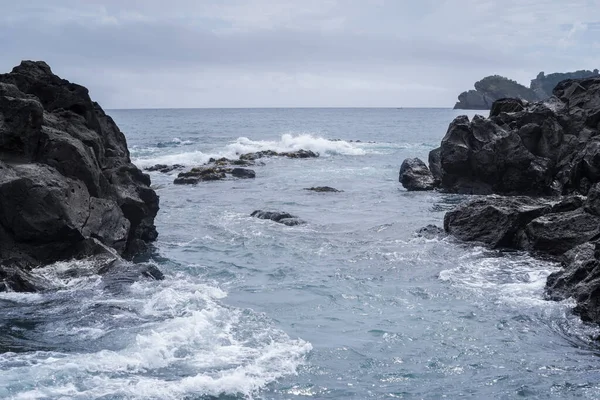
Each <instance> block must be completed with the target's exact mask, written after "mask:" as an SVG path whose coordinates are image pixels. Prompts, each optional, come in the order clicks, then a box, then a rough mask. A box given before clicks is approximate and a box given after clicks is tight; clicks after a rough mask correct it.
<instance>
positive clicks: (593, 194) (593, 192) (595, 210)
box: [584, 183, 600, 215]
mask: <svg viewBox="0 0 600 400" xmlns="http://www.w3.org/2000/svg"><path fill="white" fill-rule="evenodd" d="M584 207H585V211H587V212H588V213H590V214H593V215H600V183H596V184H595V185H594V186H592V188H591V189H590V190H589V191H588V194H587V199H586V200H585V206H584Z"/></svg>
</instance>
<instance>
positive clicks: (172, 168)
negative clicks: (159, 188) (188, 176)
mask: <svg viewBox="0 0 600 400" xmlns="http://www.w3.org/2000/svg"><path fill="white" fill-rule="evenodd" d="M183 168H185V167H184V166H183V165H181V164H173V165H166V164H156V165H153V166H152V167H147V168H144V170H146V171H149V172H154V171H158V172H162V173H163V174H167V173H169V172H173V171H175V170H178V169H183Z"/></svg>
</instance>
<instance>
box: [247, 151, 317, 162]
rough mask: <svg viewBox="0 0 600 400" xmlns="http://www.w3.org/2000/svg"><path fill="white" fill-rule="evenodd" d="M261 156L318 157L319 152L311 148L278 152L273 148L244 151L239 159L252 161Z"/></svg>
mask: <svg viewBox="0 0 600 400" xmlns="http://www.w3.org/2000/svg"><path fill="white" fill-rule="evenodd" d="M263 157H287V158H316V157H319V153H315V152H314V151H311V150H304V149H300V150H297V151H285V152H281V153H278V152H276V151H273V150H263V151H257V152H256V153H246V154H242V155H240V160H241V161H254V160H257V159H259V158H263Z"/></svg>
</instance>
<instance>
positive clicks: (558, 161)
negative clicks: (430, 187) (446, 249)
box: [401, 78, 600, 323]
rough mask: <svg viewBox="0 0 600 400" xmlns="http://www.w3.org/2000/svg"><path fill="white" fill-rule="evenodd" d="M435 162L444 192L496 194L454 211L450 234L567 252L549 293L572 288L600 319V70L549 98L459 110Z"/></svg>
mask: <svg viewBox="0 0 600 400" xmlns="http://www.w3.org/2000/svg"><path fill="white" fill-rule="evenodd" d="M407 165H409V166H410V168H405V170H404V175H405V176H416V177H420V176H426V175H427V174H426V172H424V171H423V165H424V163H422V162H420V163H417V162H414V161H410V162H408V163H407ZM429 170H430V172H431V176H432V177H433V178H434V180H435V182H436V184H435V185H434V186H436V187H438V188H439V189H440V190H443V191H446V192H451V193H466V194H485V195H490V194H494V195H491V196H487V197H481V198H477V199H474V200H471V201H468V202H466V203H463V204H461V205H459V206H458V207H457V208H456V209H454V210H453V211H450V212H448V213H447V214H446V216H445V218H444V228H445V230H446V232H448V233H450V234H452V235H453V236H455V237H457V238H459V239H461V240H465V241H477V242H482V243H485V244H487V245H488V246H491V247H496V248H497V247H504V248H514V249H520V250H530V251H532V252H533V254H539V255H545V256H558V257H560V259H561V260H562V266H563V268H562V270H561V271H559V272H557V273H554V274H552V275H551V276H550V277H549V278H548V281H547V287H546V289H547V291H546V292H547V295H548V297H549V298H551V299H564V298H566V297H571V296H572V297H574V298H575V300H576V301H577V307H576V309H575V311H576V312H577V313H578V314H579V315H580V316H581V317H582V319H584V320H588V321H594V322H597V323H600V248H599V247H598V246H599V244H600V78H588V79H581V80H567V81H563V82H561V83H559V84H558V85H557V86H556V88H555V89H554V96H553V97H552V98H550V99H548V100H545V101H541V102H536V103H527V102H524V101H522V100H519V99H503V100H500V101H497V102H495V103H494V104H493V106H492V110H491V112H490V117H489V118H483V117H481V116H475V117H474V118H473V119H472V120H471V121H469V119H468V118H467V117H465V116H461V117H457V118H456V119H455V120H454V121H453V122H452V123H451V124H450V126H449V128H448V132H447V133H446V136H445V137H444V138H443V139H442V143H441V146H440V148H438V149H436V150H433V151H432V152H431V154H430V156H429ZM427 179H428V180H427V182H428V181H429V178H427ZM401 180H402V176H401ZM407 188H409V189H411V187H410V186H408V187H407Z"/></svg>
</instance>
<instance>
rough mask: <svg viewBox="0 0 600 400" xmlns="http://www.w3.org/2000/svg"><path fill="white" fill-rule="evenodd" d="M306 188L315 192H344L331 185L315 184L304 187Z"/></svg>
mask: <svg viewBox="0 0 600 400" xmlns="http://www.w3.org/2000/svg"><path fill="white" fill-rule="evenodd" d="M304 190H311V191H313V192H320V193H325V192H331V193H340V192H343V190H338V189H336V188H332V187H331V186H314V187H309V188H304Z"/></svg>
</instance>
